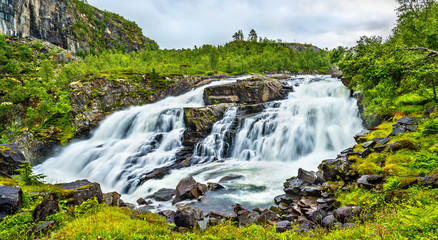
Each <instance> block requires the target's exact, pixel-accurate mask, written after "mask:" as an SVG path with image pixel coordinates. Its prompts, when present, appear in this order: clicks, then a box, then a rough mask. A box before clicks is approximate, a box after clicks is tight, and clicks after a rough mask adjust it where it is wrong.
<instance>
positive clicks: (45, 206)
mask: <svg viewBox="0 0 438 240" xmlns="http://www.w3.org/2000/svg"><path fill="white" fill-rule="evenodd" d="M58 203H59V202H58V195H56V194H55V193H49V194H48V196H47V197H46V198H45V199H44V200H43V201H42V202H41V203H40V204H38V205H37V206H36V207H35V209H34V210H33V212H32V217H33V219H34V220H35V221H44V220H45V219H46V217H48V216H50V215H52V214H55V213H57V212H59V204H58Z"/></svg>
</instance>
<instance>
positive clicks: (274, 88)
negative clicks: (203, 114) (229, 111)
mask: <svg viewBox="0 0 438 240" xmlns="http://www.w3.org/2000/svg"><path fill="white" fill-rule="evenodd" d="M286 96H287V91H286V90H284V89H283V85H282V83H281V81H280V80H276V79H269V78H258V79H247V80H240V81H237V82H236V83H231V84H226V85H220V86H214V87H208V88H206V89H205V90H204V102H205V104H206V105H213V104H215V103H240V104H256V103H263V102H268V101H274V100H279V99H283V98H285V97H286Z"/></svg>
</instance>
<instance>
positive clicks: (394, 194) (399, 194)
mask: <svg viewBox="0 0 438 240" xmlns="http://www.w3.org/2000/svg"><path fill="white" fill-rule="evenodd" d="M408 197H409V192H408V191H406V190H392V191H388V192H386V194H385V202H387V203H390V202H394V201H397V202H400V201H402V200H403V199H406V198H408Z"/></svg>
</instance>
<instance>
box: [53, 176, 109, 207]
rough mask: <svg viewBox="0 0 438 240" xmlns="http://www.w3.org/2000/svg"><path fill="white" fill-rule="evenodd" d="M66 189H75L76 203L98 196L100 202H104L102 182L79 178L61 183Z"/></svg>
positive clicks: (74, 197)
mask: <svg viewBox="0 0 438 240" xmlns="http://www.w3.org/2000/svg"><path fill="white" fill-rule="evenodd" d="M61 185H62V187H63V188H64V189H66V190H69V189H74V190H75V191H74V193H73V199H74V204H75V205H79V204H81V203H83V202H84V201H86V200H88V199H90V198H93V197H96V198H97V201H98V202H99V203H102V202H103V193H102V190H101V189H100V184H99V183H95V182H90V181H88V180H78V181H75V182H70V183H64V184H61Z"/></svg>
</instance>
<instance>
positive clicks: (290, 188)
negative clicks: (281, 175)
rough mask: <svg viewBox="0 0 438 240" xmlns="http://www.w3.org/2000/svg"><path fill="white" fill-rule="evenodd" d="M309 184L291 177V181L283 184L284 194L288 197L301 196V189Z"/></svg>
mask: <svg viewBox="0 0 438 240" xmlns="http://www.w3.org/2000/svg"><path fill="white" fill-rule="evenodd" d="M309 185H310V184H309V183H306V182H304V181H303V180H301V179H299V178H297V177H293V178H291V179H288V180H287V181H286V182H285V183H284V184H283V186H284V192H285V193H286V194H290V195H297V196H300V195H303V193H302V187H304V186H309Z"/></svg>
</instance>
